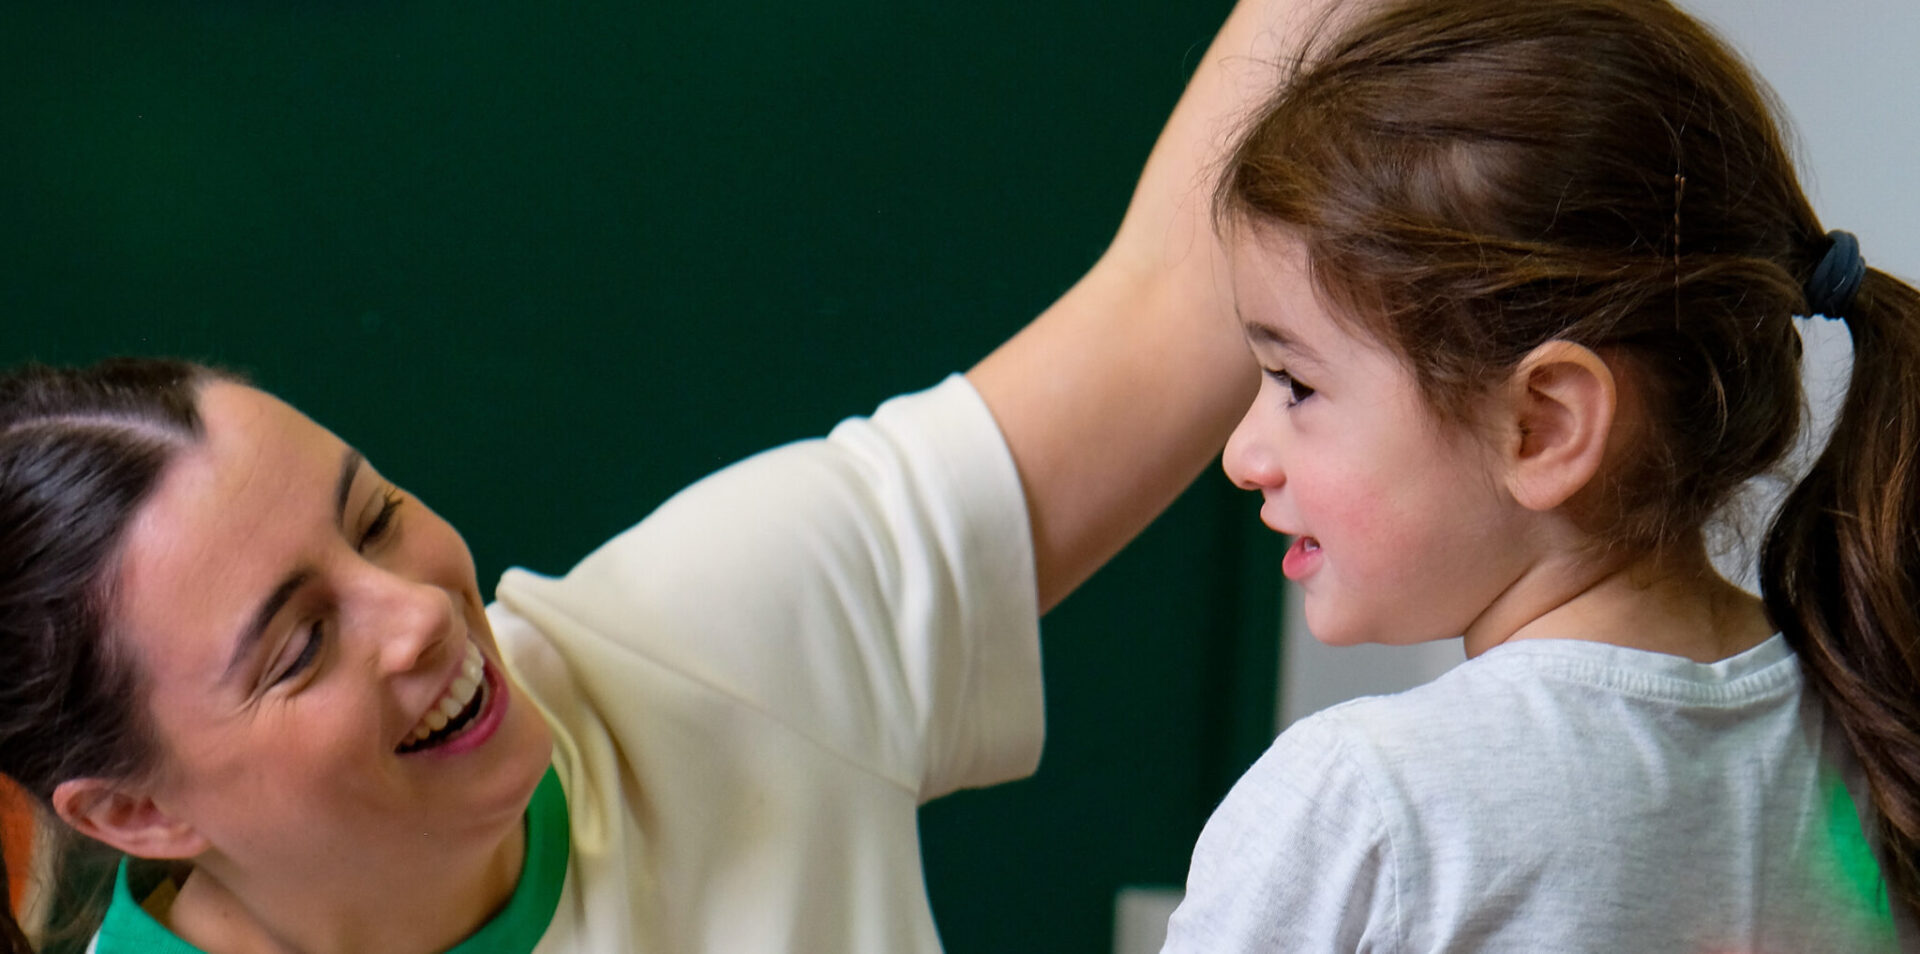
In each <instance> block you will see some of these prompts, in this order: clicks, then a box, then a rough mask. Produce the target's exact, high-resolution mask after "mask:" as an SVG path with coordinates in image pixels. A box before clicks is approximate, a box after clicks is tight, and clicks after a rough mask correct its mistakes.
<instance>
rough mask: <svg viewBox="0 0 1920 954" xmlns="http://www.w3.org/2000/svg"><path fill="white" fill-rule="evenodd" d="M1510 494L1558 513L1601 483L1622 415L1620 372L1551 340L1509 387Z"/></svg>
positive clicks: (1526, 362) (1532, 507) (1535, 351)
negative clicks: (1609, 440)
mask: <svg viewBox="0 0 1920 954" xmlns="http://www.w3.org/2000/svg"><path fill="white" fill-rule="evenodd" d="M1507 398H1508V406H1507V411H1508V413H1509V414H1510V415H1511V417H1510V418H1509V421H1510V424H1509V427H1510V428H1511V430H1510V431H1509V435H1510V437H1509V439H1508V441H1507V444H1508V447H1507V461H1506V465H1507V489H1508V491H1509V492H1510V493H1512V494H1513V496H1514V499H1515V500H1516V501H1518V502H1519V503H1520V505H1521V506H1523V507H1526V508H1528V509H1529V510H1536V511H1545V510H1551V509H1553V508H1555V507H1558V506H1560V505H1561V504H1564V503H1566V502H1567V501H1568V500H1569V499H1571V498H1572V497H1573V496H1574V495H1575V494H1577V493H1579V492H1580V491H1581V490H1582V489H1584V488H1585V487H1586V486H1587V485H1588V484H1590V483H1591V482H1592V481H1593V478H1594V476H1595V475H1596V474H1598V473H1599V472H1600V468H1601V465H1602V464H1603V463H1604V462H1605V459H1606V451H1607V438H1608V436H1609V435H1611V434H1612V432H1613V425H1614V415H1615V413H1616V412H1617V411H1618V409H1619V398H1620V396H1619V392H1618V388H1617V382H1615V380H1614V376H1613V371H1612V369H1611V368H1609V367H1608V366H1607V362H1606V361H1605V360H1603V359H1602V358H1601V357H1600V356H1599V355H1598V354H1596V353H1594V351H1593V350H1592V349H1590V348H1586V347H1583V346H1581V345H1577V344H1574V343H1572V342H1570V341H1549V342H1547V343H1546V344H1543V345H1541V346H1539V347H1537V348H1535V349H1533V351H1532V352H1530V353H1529V354H1528V355H1527V356H1526V358H1525V359H1523V360H1522V361H1521V362H1520V366H1519V367H1518V368H1516V369H1515V370H1514V373H1513V377H1512V378H1511V379H1510V380H1509V382H1508V388H1507Z"/></svg>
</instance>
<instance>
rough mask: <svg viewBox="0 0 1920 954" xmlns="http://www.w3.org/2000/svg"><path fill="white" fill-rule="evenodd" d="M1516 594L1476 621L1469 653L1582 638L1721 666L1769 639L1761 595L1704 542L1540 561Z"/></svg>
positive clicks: (1467, 641) (1471, 632) (1470, 632)
mask: <svg viewBox="0 0 1920 954" xmlns="http://www.w3.org/2000/svg"><path fill="white" fill-rule="evenodd" d="M1528 577H1529V578H1528V579H1526V580H1523V581H1522V582H1521V584H1520V586H1521V587H1522V589H1521V590H1520V592H1519V593H1517V594H1515V595H1517V596H1519V597H1520V598H1519V599H1516V600H1514V601H1512V602H1511V603H1509V605H1508V606H1506V607H1504V610H1505V612H1504V613H1490V614H1488V615H1487V616H1483V617H1482V618H1481V619H1480V620H1477V621H1475V625H1474V627H1473V628H1472V629H1470V630H1469V631H1468V633H1467V640H1466V650H1467V655H1468V656H1470V657H1471V656H1477V655H1479V654H1480V653H1483V652H1486V651H1487V650H1488V649H1491V648H1493V647H1494V646H1497V645H1500V644H1501V643H1506V642H1512V641H1515V640H1523V639H1578V640H1585V641H1589V642H1601V643H1608V644H1611V645H1615V646H1624V647H1626V648H1628V649H1640V650H1645V651H1648V652H1657V653H1666V654H1668V655H1672V656H1683V657H1686V658H1688V659H1692V660H1694V661H1696V662H1717V661H1719V660H1722V659H1726V658H1728V657H1729V656H1734V655H1738V654H1739V653H1742V652H1745V651H1746V650H1748V649H1751V648H1753V647H1754V646H1757V645H1759V644H1760V643H1762V642H1764V641H1766V639H1767V637H1768V636H1770V635H1772V633H1773V626H1772V624H1771V623H1769V622H1768V620H1767V616H1766V611H1765V610H1764V608H1763V607H1762V605H1761V603H1760V600H1759V599H1758V598H1756V597H1754V596H1753V595H1752V594H1750V593H1748V592H1746V591H1745V590H1742V589H1740V588H1739V587H1737V586H1735V585H1733V584H1732V583H1729V582H1727V580H1726V579H1725V578H1723V577H1721V576H1720V574H1719V573H1718V572H1717V571H1716V570H1715V569H1714V568H1713V564H1712V561H1711V560H1709V559H1708V557H1707V555H1706V548H1705V546H1704V545H1698V544H1696V545H1693V546H1688V547H1684V548H1679V549H1678V550H1676V551H1673V552H1668V553H1664V554H1658V553H1655V554H1642V555H1639V556H1637V557H1634V558H1615V559H1612V560H1600V561H1596V560H1592V559H1566V560H1563V561H1558V562H1550V563H1548V564H1545V565H1542V566H1539V567H1536V568H1535V569H1534V571H1533V572H1531V573H1529V574H1528Z"/></svg>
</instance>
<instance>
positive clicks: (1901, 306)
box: [1761, 268, 1920, 914]
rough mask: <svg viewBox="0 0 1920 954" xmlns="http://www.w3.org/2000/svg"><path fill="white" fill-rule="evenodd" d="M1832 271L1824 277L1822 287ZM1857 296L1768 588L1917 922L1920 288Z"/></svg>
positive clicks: (1779, 524)
mask: <svg viewBox="0 0 1920 954" xmlns="http://www.w3.org/2000/svg"><path fill="white" fill-rule="evenodd" d="M1828 271H1831V270H1830V269H1826V268H1822V269H1819V270H1816V272H1817V274H1816V278H1815V284H1818V282H1819V281H1820V278H1819V273H1825V272H1828ZM1850 291H1851V295H1850V297H1851V302H1850V303H1847V304H1846V305H1845V306H1844V308H1835V309H1832V310H1836V311H1839V312H1840V314H1841V315H1843V316H1844V317H1845V320H1846V322H1847V327H1848V329H1849V331H1850V332H1851V333H1852V336H1853V373H1852V377H1851V384H1850V385H1849V387H1848V391H1847V397H1846V401H1845V403H1844V404H1843V405H1842V407H1841V410H1840V415H1839V418H1838V421H1837V422H1836V423H1835V425H1834V429H1833V436H1832V438H1831V439H1830V441H1829V442H1828V444H1827V447H1826V449H1825V450H1824V451H1823V452H1822V453H1821V455H1820V457H1819V459H1818V460H1817V461H1816V462H1815V464H1814V466H1813V469H1812V470H1811V471H1810V472H1809V473H1808V474H1807V476H1806V478H1805V479H1804V480H1802V481H1801V482H1800V484H1799V485H1798V486H1797V487H1795V488H1794V489H1793V491H1792V492H1791V493H1789V494H1788V496H1787V499H1786V501H1785V503H1784V504H1783V505H1782V508H1781V511H1780V514H1779V516H1778V517H1776V518H1775V520H1774V522H1773V525H1772V527H1771V528H1770V529H1769V531H1768V533H1767V537H1766V543H1765V545H1764V548H1763V550H1762V553H1761V590H1762V595H1763V597H1764V598H1765V600H1766V605H1767V612H1768V613H1769V615H1771V616H1772V618H1773V622H1774V624H1775V625H1776V626H1778V627H1780V629H1781V631H1782V632H1783V633H1784V634H1785V635H1786V638H1787V639H1788V641H1790V642H1791V643H1792V644H1793V647H1794V649H1795V650H1797V651H1798V652H1799V654H1800V658H1801V660H1802V663H1803V665H1804V667H1805V671H1806V674H1807V678H1808V680H1809V682H1810V683H1811V684H1812V685H1813V686H1814V687H1816V688H1817V689H1818V690H1819V692H1820V694H1821V696H1822V697H1823V698H1824V699H1825V701H1826V708H1827V711H1828V712H1829V713H1831V715H1832V717H1833V718H1834V719H1835V720H1836V721H1837V722H1838V724H1839V726H1840V728H1841V730H1842V731H1843V732H1844V733H1845V735H1846V738H1847V741H1848V742H1849V743H1850V745H1851V747H1852V749H1853V751H1854V753H1855V755H1856V757H1857V758H1858V759H1859V762H1860V764H1861V767H1862V768H1863V770H1864V774H1865V777H1866V779H1867V783H1868V786H1869V789H1870V794H1871V799H1872V805H1873V809H1874V811H1873V813H1872V814H1873V819H1872V822H1871V825H1872V827H1873V829H1875V831H1874V834H1875V835H1876V836H1877V839H1876V840H1877V841H1878V843H1879V850H1880V857H1881V867H1882V871H1883V873H1884V875H1885V878H1886V882H1887V887H1888V893H1889V896H1890V898H1891V899H1892V900H1893V902H1894V904H1895V906H1896V907H1897V908H1900V909H1904V910H1905V911H1906V912H1908V913H1909V914H1913V913H1920V292H1916V291H1915V290H1914V289H1913V288H1912V287H1910V286H1908V285H1906V284H1904V283H1902V282H1900V281H1899V280H1897V279H1895V278H1893V277H1892V276H1889V275H1886V274H1884V273H1881V272H1876V271H1872V270H1866V271H1864V273H1863V274H1862V277H1861V280H1860V282H1859V287H1858V289H1857V290H1850ZM1809 293H1810V297H1816V298H1817V297H1820V294H1819V291H1818V290H1817V289H1814V288H1810V289H1809ZM1814 310H1816V311H1818V310H1820V309H1819V308H1817V307H1816V308H1815V309H1814Z"/></svg>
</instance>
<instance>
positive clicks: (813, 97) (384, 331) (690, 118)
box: [0, 0, 1277, 954]
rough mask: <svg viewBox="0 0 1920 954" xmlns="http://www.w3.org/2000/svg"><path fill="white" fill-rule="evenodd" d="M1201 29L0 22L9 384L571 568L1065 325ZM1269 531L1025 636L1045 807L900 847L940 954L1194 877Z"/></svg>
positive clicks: (1064, 932) (274, 10)
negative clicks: (380, 488) (45, 364)
mask: <svg viewBox="0 0 1920 954" xmlns="http://www.w3.org/2000/svg"><path fill="white" fill-rule="evenodd" d="M1227 8H1228V4H1227V3H1226V2H1225V0H1205V2H1201V3H1171V2H1161V3H1152V4H1137V5H1126V4H1110V3H1095V2H1089V0H1072V2H1057V3H1037V4H1036V3H1027V2H1021V3H1015V2H1007V0H991V2H975V3H959V4H949V3H938V4H936V3H921V2H904V3H902V2H887V3H882V2H867V0H815V2H811V3H803V4H802V3H785V4H773V3H764V2H759V0H746V2H740V3H726V4H646V3H632V2H623V3H612V2H607V0H581V2H572V3H569V2H559V3H532V2H528V0H383V2H375V0H324V2H323V0H277V2H268V0H259V2H239V0H201V2H175V3H161V2H149V3H97V2H78V0H76V2H56V0H45V2H35V0H15V2H11V3H8V4H5V5H0V360H4V361H5V362H7V363H12V362H14V361H19V360H23V359H27V358H37V359H41V360H49V361H60V362H76V361H87V360H91V359H94V358H96V357H99V356H102V355H105V354H109V353H115V352H139V353H171V354H181V355H186V356H190V357H195V358H201V359H205V360H211V361H214V362H217V363H219V364H223V365H226V366H229V367H234V368H237V369H240V370H243V371H245V372H247V373H248V374H250V375H252V376H253V377H254V379H255V380H256V381H258V382H259V383H261V384H262V385H263V386H265V387H267V388H269V389H271V390H274V391H277V392H279V393H281V394H282V395H284V396H286V397H287V398H288V399H289V400H291V401H292V402H293V403H295V404H296V405H298V406H300V407H302V408H304V409H306V410H307V411H309V412H310V413H312V414H313V415H314V416H315V417H316V418H318V419H319V420H321V421H322V422H323V423H326V424H327V425H329V426H331V427H332V428H334V429H335V430H336V431H339V432H340V433H341V434H343V435H345V436H347V437H348V438H349V439H350V440H352V441H353V442H355V443H356V444H358V445H359V446H361V447H362V448H363V449H365V450H366V452H367V453H368V454H369V456H370V457H372V458H373V459H375V460H376V461H378V462H379V463H380V465H381V467H382V469H383V471H385V472H386V473H388V474H390V475H393V476H395V477H396V478H397V479H399V480H400V481H402V482H403V483H405V484H407V485H408V486H409V487H410V488H411V489H413V490H415V491H416V492H418V493H420V494H421V495H422V496H423V497H424V498H426V499H427V500H429V501H430V502H432V503H433V504H434V506H435V507H436V509H438V510H440V511H441V512H442V513H444V514H445V515H447V516H448V517H449V519H451V520H452V521H453V522H454V524H455V525H456V526H459V527H460V528H461V529H462V530H463V531H464V532H465V534H466V535H467V538H468V540H469V542H470V543H471V545H472V547H473V550H474V553H475V556H476V558H477V559H478V561H479V564H480V569H481V574H482V578H483V579H489V578H491V577H493V576H494V575H496V574H497V573H498V572H499V571H500V570H501V569H503V568H505V567H506V566H508V565H512V564H518V565H524V566H528V567H531V568H534V569H536V570H541V571H546V572H558V571H562V570H564V569H566V568H567V566H569V565H570V564H571V562H572V561H573V560H574V559H576V558H577V557H579V556H580V555H581V554H583V553H584V552H586V550H587V549H589V548H590V547H592V546H593V545H594V544H596V543H598V542H599V541H600V540H602V539H604V538H605V537H607V536H608V535H610V534H611V533H613V532H615V531H616V530H618V529H620V528H621V527H623V526H625V525H627V524H629V523H631V522H632V521H633V520H635V519H637V518H638V517H639V516H641V515H642V514H644V513H645V512H646V511H647V510H648V509H650V508H651V507H652V506H653V505H655V504H657V503H658V502H659V501H661V500H662V499H664V498H665V497H666V496H667V495H668V494H670V493H671V492H672V491H673V490H675V489H677V488H678V487H680V486H682V485H684V484H686V483H687V482H689V481H691V480H693V479H695V478H697V477H699V476H700V475H702V474H704V473H706V472H708V471H710V470H712V469H714V468H715V467H717V466H719V465H721V464H723V463H726V462H728V461H730V460H733V459H735V458H738V457H740V456H742V455H745V454H747V453H749V452H752V451H754V450H757V449H760V448H762V447H764V446H768V445H770V444H773V443H777V442H780V441H785V440H789V439H792V438H796V437H801V436H807V435H812V434H818V433H821V432H824V431H825V430H826V429H827V428H828V427H830V426H831V425H832V424H833V423H834V421H836V420H837V419H838V418H840V417H842V416H845V415H847V414H852V413H859V412H864V411H865V410H868V409H870V408H871V407H872V406H873V405H874V404H875V403H876V402H877V401H879V400H880V399H882V398H884V397H885V396H887V395H889V394H891V393H894V392H897V391H901V390H907V389H911V388H916V387H920V386H923V385H927V384H931V383H933V382H934V381H936V380H938V378H939V377H940V376H941V375H943V374H945V373H947V372H949V371H953V370H959V369H964V368H965V367H967V366H968V365H970V364H971V363H972V362H973V361H974V360H976V359H977V358H978V357H980V356H981V355H983V354H984V353H985V352H986V351H987V350H988V349H989V348H990V347H991V346H992V345H993V344H995V343H996V342H998V341H999V340H1001V339H1002V338H1004V337H1005V336H1006V335H1008V334H1009V333H1010V332H1012V331H1013V330H1014V329H1016V328H1017V327H1019V326H1020V325H1021V324H1022V323H1023V322H1024V321H1025V320H1026V319H1027V318H1028V317H1030V316H1031V315H1033V314H1035V313H1036V312H1037V311H1038V310H1039V309H1041V308H1042V307H1044V306H1045V305H1046V304H1047V303H1048V302H1050V301H1051V300H1052V299H1053V298H1054V297H1055V296H1056V295H1058V294H1059V293H1060V292H1061V291H1063V290H1064V289H1065V288H1066V287H1067V286H1068V285H1069V284H1071V283H1072V281H1073V280H1074V279H1076V278H1077V277H1078V276H1079V275H1080V274H1081V272H1082V271H1083V270H1084V269H1085V268H1086V267H1087V266H1088V265H1089V264H1090V263H1091V262H1092V261H1093V260H1094V258H1095V257H1096V256H1097V255H1098V253H1099V252H1100V250H1101V248H1102V247H1103V246H1104V244H1105V242H1106V240H1107V238H1108V236H1109V235H1110V234H1111V231H1112V229H1113V228H1114V227H1115V226H1116V225H1117V223H1118V220H1119V215H1120V213H1121V211H1122V210H1123V208H1124V207H1125V203H1126V198H1127V196H1128V194H1129V192H1130V190H1131V187H1132V184H1133V181H1134V178H1135V176H1136V175H1137V172H1138V169H1139V166H1140V164H1141V162H1142V161H1143V160H1144V159H1145V157H1146V154H1147V151H1148V148H1149V146H1150V145H1151V143H1152V141H1153V138H1154V136H1155V134H1156V133H1157V131H1158V129H1159V126H1160V123H1161V121H1162V119H1163V118H1164V116H1165V115H1166V113H1167V112H1168V111H1169V110H1170V109H1171V107H1172V105H1173V102H1174V100H1175V99H1176V97H1177V96H1178V95H1179V93H1180V90H1181V88H1182V87H1183V85H1184V83H1185V81H1186V78H1187V75H1188V73H1189V71H1190V70H1191V69H1192V68H1193V66H1194V65H1195V64H1196V63H1197V61H1198V59H1199V55H1200V52H1201V50H1202V49H1204V47H1205V44H1206V41H1207V40H1208V39H1209V38H1210V37H1211V35H1212V32H1213V30H1214V29H1215V28H1216V27H1217V26H1218V24H1219V22H1220V20H1221V19H1223V18H1224V16H1225V13H1226V10H1227ZM1254 510H1255V503H1254V501H1252V500H1251V499H1250V498H1249V499H1241V495H1240V494H1238V493H1237V492H1235V491H1233V490H1232V489H1231V488H1229V487H1228V486H1227V484H1226V481H1225V480H1224V479H1223V478H1220V477H1219V476H1218V475H1217V473H1209V474H1208V475H1207V476H1206V477H1205V478H1203V480H1202V482H1201V483H1200V484H1199V485H1198V486H1197V487H1196V488H1195V489H1194V490H1193V491H1191V492H1189V493H1188V494H1187V495H1186V496H1185V497H1184V498H1183V499H1182V500H1181V501H1180V502H1179V503H1178V504H1177V505H1176V507H1175V508H1174V510H1173V511H1172V512H1171V513H1170V514H1169V515H1168V517H1166V518H1165V519H1163V520H1162V521H1160V522H1159V523H1157V524H1155V526H1154V527H1152V528H1151V529H1150V530H1149V531H1148V533H1147V534H1146V535H1145V536H1144V537H1143V538H1142V539H1141V540H1140V541H1139V542H1138V543H1136V544H1135V545H1134V546H1133V547H1131V548H1129V550H1128V551H1127V552H1126V553H1124V554H1123V555H1122V556H1121V558H1120V559H1119V560H1118V561H1117V562H1116V563H1115V565H1114V566H1112V567H1111V568H1109V569H1108V570H1107V571H1105V572H1103V574H1102V575H1101V576H1100V577H1098V578H1096V579H1095V580H1094V581H1093V582H1092V583H1091V584H1089V585H1088V586H1087V587H1086V588H1085V589H1084V590H1083V591H1082V592H1081V593H1079V594H1077V595H1076V596H1074V597H1073V598H1072V599H1070V600H1069V601H1068V602H1067V603H1066V604H1065V605H1064V606H1063V607H1062V608H1061V609H1060V610H1058V611H1057V612H1056V613H1055V614H1054V615H1053V616H1052V617H1050V618H1049V619H1048V621H1047V625H1046V650H1045V653H1046V657H1045V664H1046V667H1047V680H1048V692H1049V711H1050V718H1051V734H1050V739H1049V743H1048V745H1049V747H1048V751H1047V755H1046V758H1045V761H1044V763H1043V765H1042V768H1041V771H1040V773H1039V775H1038V776H1037V777H1036V778H1034V779H1032V780H1030V781H1026V782H1021V783H1016V784H1014V785H1010V786H1004V787H1002V788H999V789H995V790H990V791H985V792H977V793H963V794H961V795H959V796H955V797H953V798H950V799H947V800H944V801H942V802H938V803H935V804H934V805H932V806H930V807H929V808H928V809H927V810H926V811H925V812H924V814H923V829H924V833H925V840H926V855H927V861H928V870H929V874H928V883H929V889H930V891H931V893H932V896H933V900H934V905H935V910H936V913H937V916H938V918H939V920H940V924H941V929H942V933H943V935H944V936H945V938H946V939H947V942H948V946H949V949H950V950H951V951H953V952H956V954H971V952H982V954H984V952H989V951H991V952H1006V951H1055V952H1085V954H1095V952H1105V951H1107V950H1110V945H1111V940H1110V937H1109V935H1110V927H1109V925H1110V921H1111V917H1112V897H1113V891H1114V889H1115V888H1116V887H1117V886H1119V885H1121V884H1124V883H1133V882H1164V883H1177V882H1178V881H1179V880H1180V879H1181V878H1182V877H1183V875H1184V872H1185V866H1186V858H1187V852H1188V850H1189V848H1190V846H1191V843H1192V840H1193V837H1194V836H1195V835H1196V834H1197V832H1198V830H1199V825H1200V823H1201V821H1202V820H1203V819H1204V818H1205V816H1206V814H1207V812H1208V811H1209V810H1210V809H1211V807H1212V804H1213V802H1214V801H1215V800H1216V799H1217V798H1218V797H1219V796H1220V794H1222V793H1223V792H1224V790H1225V786H1226V785H1227V784H1228V783H1229V782H1230V781H1231V779H1232V778H1233V777H1234V776H1235V775H1237V774H1238V772H1239V770H1240V769H1241V768H1242V767H1243V766H1244V765H1245V764H1246V763H1247V762H1249V761H1250V760H1251V759H1252V758H1253V756H1254V755H1255V754H1257V752H1258V751H1259V750H1260V748H1261V747H1263V746H1264V744H1265V743H1266V741H1267V738H1268V734H1269V727H1270V726H1271V723H1272V712H1271V709H1272V698H1273V688H1274V670H1275V668H1276V666H1275V659H1274V657H1275V647H1274V642H1275V640H1274V639H1273V637H1272V634H1273V633H1274V632H1275V631H1276V628H1277V610H1276V607H1275V601H1276V600H1277V596H1276V595H1275V593H1274V588H1273V586H1272V585H1271V583H1270V582H1269V581H1270V580H1271V579H1272V578H1273V574H1272V569H1273V564H1274V563H1275V562H1276V555H1275V553H1274V550H1275V547H1274V545H1273V542H1272V541H1270V540H1269V539H1267V537H1266V535H1265V534H1264V531H1262V530H1261V529H1260V527H1259V526H1258V524H1257V523H1256V522H1255V521H1254V519H1253V514H1254Z"/></svg>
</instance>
